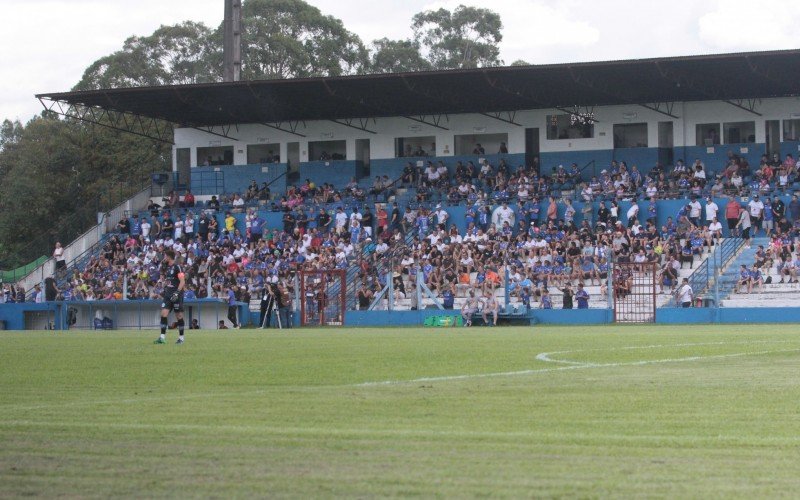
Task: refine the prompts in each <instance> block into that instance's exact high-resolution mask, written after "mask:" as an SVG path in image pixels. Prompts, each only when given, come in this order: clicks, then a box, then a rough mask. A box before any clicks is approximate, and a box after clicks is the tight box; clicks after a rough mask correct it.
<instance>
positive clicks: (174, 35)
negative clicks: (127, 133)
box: [75, 21, 222, 90]
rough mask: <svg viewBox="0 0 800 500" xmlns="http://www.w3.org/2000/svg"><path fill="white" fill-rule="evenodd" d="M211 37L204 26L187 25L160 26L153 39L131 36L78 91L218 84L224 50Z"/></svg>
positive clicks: (88, 75) (102, 60)
mask: <svg viewBox="0 0 800 500" xmlns="http://www.w3.org/2000/svg"><path fill="white" fill-rule="evenodd" d="M212 33H213V32H212V30H211V29H209V28H208V27H207V26H205V25H204V24H203V23H195V22H192V21H186V22H183V23H180V24H176V25H174V26H161V27H160V28H158V29H157V30H156V31H155V32H153V34H152V35H150V36H145V37H139V36H132V37H130V38H128V39H127V40H125V43H124V44H123V47H122V50H120V51H117V52H114V53H113V54H111V55H108V56H105V57H101V58H100V59H98V60H97V61H95V62H94V63H92V65H91V66H89V67H88V68H87V69H86V71H85V72H84V74H83V78H82V79H81V81H80V82H78V84H77V85H76V86H75V90H89V89H107V88H118V87H142V86H153V85H171V84H187V83H204V82H213V81H217V80H219V79H221V77H222V64H221V61H222V48H221V44H218V43H216V40H215V39H214V38H213V37H212ZM215 63H216V64H215Z"/></svg>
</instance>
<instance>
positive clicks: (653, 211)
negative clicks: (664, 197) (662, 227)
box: [647, 197, 658, 224]
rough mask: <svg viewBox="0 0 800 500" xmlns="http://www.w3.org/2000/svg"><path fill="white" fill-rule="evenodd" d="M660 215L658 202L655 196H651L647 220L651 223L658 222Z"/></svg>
mask: <svg viewBox="0 0 800 500" xmlns="http://www.w3.org/2000/svg"><path fill="white" fill-rule="evenodd" d="M657 216H658V205H657V204H656V199H655V197H653V198H650V204H649V205H647V222H649V223H650V224H655V223H656V218H657Z"/></svg>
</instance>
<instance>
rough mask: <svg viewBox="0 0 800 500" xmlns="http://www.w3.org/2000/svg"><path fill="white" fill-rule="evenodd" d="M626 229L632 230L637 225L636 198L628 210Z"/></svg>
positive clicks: (637, 210) (637, 207) (637, 206)
mask: <svg viewBox="0 0 800 500" xmlns="http://www.w3.org/2000/svg"><path fill="white" fill-rule="evenodd" d="M627 215H628V229H630V228H632V227H633V225H634V224H638V223H639V204H638V203H637V202H636V198H634V199H633V201H632V202H631V207H630V208H629V209H628V214H627Z"/></svg>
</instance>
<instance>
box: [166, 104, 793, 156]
mask: <svg viewBox="0 0 800 500" xmlns="http://www.w3.org/2000/svg"><path fill="white" fill-rule="evenodd" d="M592 111H593V112H594V116H595V119H596V120H597V122H596V123H595V127H594V128H595V132H594V137H592V138H588V139H554V140H549V139H547V126H548V122H547V117H548V116H549V115H553V114H564V113H563V112H562V111H558V110H554V109H540V110H519V111H517V113H516V116H515V118H514V119H515V120H516V122H517V123H518V124H519V125H514V124H510V123H506V122H502V121H499V120H496V119H494V118H491V117H488V116H485V115H478V114H461V115H449V116H447V117H444V116H443V117H442V118H443V119H442V122H441V123H440V125H441V126H442V127H445V128H446V129H448V130H443V129H441V128H437V127H434V126H433V125H427V124H422V123H419V122H415V121H412V120H409V119H407V118H400V117H395V118H377V119H375V120H369V121H368V122H367V127H368V128H369V130H370V131H372V132H374V134H373V133H370V132H366V131H360V130H356V129H353V128H349V127H346V126H344V125H341V124H338V123H334V122H331V121H308V122H305V123H301V124H300V125H299V128H298V129H297V130H296V132H297V133H298V134H301V135H302V137H301V136H300V135H295V134H292V133H290V132H285V131H279V130H275V129H272V128H269V127H267V126H264V125H259V124H239V125H238V127H235V128H232V129H231V132H230V134H231V135H232V136H233V137H235V138H236V140H234V139H226V138H222V137H219V136H215V135H211V134H208V133H205V132H202V131H200V130H196V129H176V130H175V143H176V145H175V148H191V162H192V163H191V164H192V165H196V161H197V148H198V147H211V146H233V151H234V163H235V164H245V163H247V145H248V144H251V145H252V144H280V156H281V158H286V157H287V155H286V153H287V145H288V144H289V143H297V144H298V145H299V151H300V159H299V161H300V162H308V161H309V160H314V158H309V148H308V143H309V141H332V140H343V141H345V143H346V151H347V160H356V159H357V158H356V156H355V151H356V145H355V141H356V139H368V140H369V142H370V157H371V159H373V160H374V159H394V158H395V153H396V152H395V139H396V138H398V137H404V138H408V137H411V138H413V137H420V138H425V141H426V143H427V141H428V140H429V138H430V137H433V138H434V140H435V142H436V155H437V156H440V157H451V156H455V154H456V151H455V137H456V136H471V135H483V134H492V135H494V134H506V135H507V137H508V141H507V146H508V150H509V153H512V154H513V153H524V152H525V129H526V128H538V129H539V144H540V152H541V155H542V160H543V161H542V164H543V166H544V167H546V168H550V167H552V166H557V165H558V164H569V163H572V162H573V161H574V162H577V163H578V164H581V165H582V164H585V163H587V162H588V161H590V160H596V161H597V162H599V163H605V164H608V163H610V161H611V159H615V158H616V159H622V158H620V157H626V158H627V159H628V161H629V163H630V162H633V163H637V164H639V166H640V167H642V164H645V165H647V166H649V164H650V163H652V162H653V159H654V156H653V154H654V153H653V151H650V150H653V149H655V148H658V147H665V146H668V145H667V144H659V133H658V125H659V123H660V122H672V127H673V143H672V147H673V148H675V154H676V156H675V158H681V157H683V158H686V159H687V160H688V158H690V157H694V156H697V153H694V152H687V153H684V152H683V150H682V148H684V147H693V146H697V140H696V125H698V124H706V123H718V124H719V125H720V131H722V124H723V123H726V122H749V121H753V122H755V142H754V144H759V145H761V144H764V142H765V141H766V126H765V121H766V120H784V119H790V118H791V117H792V115H793V114H795V115H796V114H798V113H800V98H798V97H789V98H777V99H762V100H760V101H759V102H758V103H757V105H756V109H755V111H756V112H758V113H760V115H761V116H758V115H756V114H753V113H750V112H749V111H747V110H745V109H741V108H738V107H735V106H732V105H731V104H728V103H725V102H722V101H703V102H690V103H675V105H674V108H673V109H672V113H673V114H674V115H675V116H677V117H678V118H673V117H670V116H667V115H664V114H661V113H658V112H656V111H653V110H650V109H647V108H644V107H642V106H637V105H622V106H602V107H595V108H594V109H593V110H592ZM627 123H646V124H647V125H648V127H647V145H648V147H647V148H632V149H623V150H618V151H617V152H614V125H615V124H627ZM723 139H724V138H723ZM427 146H428V145H427V144H426V147H427ZM700 146H703V144H700ZM731 146H733V147H736V145H726V144H724V142H723V144H722V145H719V146H716V147H715V149H716V150H720V151H721V153H723V154H724V153H725V152H727V150H728V149H730V147H731ZM633 149H641V150H642V151H633ZM703 149H704V148H703ZM787 149H788V150H791V151H792V152H795V153H797V152H798V150H797V144H790V145H787ZM486 152H487V153H488V154H495V153H497V151H494V150H491V149H487V150H486ZM707 154H708V153H707ZM713 154H717V151H715V152H714V153H713Z"/></svg>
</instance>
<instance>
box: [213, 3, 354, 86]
mask: <svg viewBox="0 0 800 500" xmlns="http://www.w3.org/2000/svg"><path fill="white" fill-rule="evenodd" d="M242 25H243V27H242V28H243V33H242V79H244V80H248V79H249V80H258V79H267V78H297V77H310V76H338V75H346V74H352V73H359V72H364V70H365V69H366V67H367V65H368V63H369V59H368V53H367V50H366V48H365V47H364V44H363V43H362V42H361V39H360V38H359V37H358V35H356V34H354V33H351V32H350V31H348V30H347V29H345V27H344V24H343V23H342V21H341V20H339V19H336V18H335V17H333V16H326V15H323V14H322V13H321V12H320V10H319V9H317V8H316V7H314V6H312V5H309V4H308V3H306V2H304V1H302V0H248V1H246V2H244V4H243V5H242ZM220 40H221V39H220Z"/></svg>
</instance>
